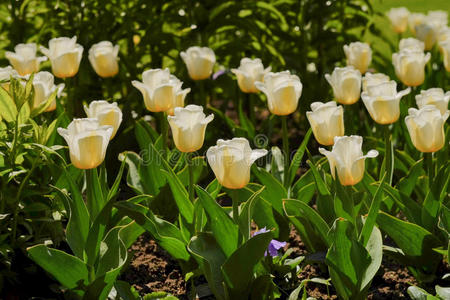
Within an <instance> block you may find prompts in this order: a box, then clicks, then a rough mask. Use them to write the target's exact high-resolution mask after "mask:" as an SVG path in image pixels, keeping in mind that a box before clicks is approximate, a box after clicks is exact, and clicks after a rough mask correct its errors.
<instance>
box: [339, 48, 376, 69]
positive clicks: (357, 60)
mask: <svg viewBox="0 0 450 300" xmlns="http://www.w3.org/2000/svg"><path fill="white" fill-rule="evenodd" d="M344 52H345V56H346V58H347V66H353V67H355V68H356V69H358V70H359V71H360V72H361V74H364V73H366V71H367V68H368V67H369V65H370V62H371V61H372V49H370V46H369V44H366V43H361V42H354V43H350V44H349V45H344Z"/></svg>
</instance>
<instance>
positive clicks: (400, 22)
mask: <svg viewBox="0 0 450 300" xmlns="http://www.w3.org/2000/svg"><path fill="white" fill-rule="evenodd" d="M387 16H388V18H389V20H390V21H391V24H392V27H393V28H394V31H395V32H397V33H403V32H405V31H406V29H407V28H408V17H409V10H408V9H407V8H406V7H396V8H391V9H390V10H389V11H388V12H387Z"/></svg>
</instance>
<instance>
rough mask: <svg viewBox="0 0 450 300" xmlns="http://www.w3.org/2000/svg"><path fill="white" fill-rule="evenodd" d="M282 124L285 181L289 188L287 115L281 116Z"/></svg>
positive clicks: (285, 185)
mask: <svg viewBox="0 0 450 300" xmlns="http://www.w3.org/2000/svg"><path fill="white" fill-rule="evenodd" d="M281 126H282V130H283V152H284V176H283V183H284V187H285V188H286V189H288V188H289V179H288V177H289V136H288V130H287V116H281Z"/></svg>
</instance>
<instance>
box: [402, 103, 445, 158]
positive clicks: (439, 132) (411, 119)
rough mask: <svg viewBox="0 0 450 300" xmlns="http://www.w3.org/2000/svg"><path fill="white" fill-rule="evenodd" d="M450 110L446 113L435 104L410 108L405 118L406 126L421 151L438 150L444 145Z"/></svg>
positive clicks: (415, 145) (414, 143)
mask: <svg viewBox="0 0 450 300" xmlns="http://www.w3.org/2000/svg"><path fill="white" fill-rule="evenodd" d="M449 114H450V111H449V110H447V111H446V112H445V113H444V114H441V111H440V110H439V109H438V108H437V107H436V106H433V105H425V106H423V107H422V108H421V109H419V110H417V109H415V108H410V109H409V110H408V116H407V117H406V118H405V123H406V127H407V128H408V131H409V136H410V137H411V141H412V143H413V145H414V147H416V148H417V150H419V151H420V152H436V151H438V150H440V149H442V148H443V147H444V144H445V133H444V124H445V121H446V120H447V118H448V116H449Z"/></svg>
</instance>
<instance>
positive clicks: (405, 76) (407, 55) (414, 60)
mask: <svg viewBox="0 0 450 300" xmlns="http://www.w3.org/2000/svg"><path fill="white" fill-rule="evenodd" d="M430 58H431V55H430V53H427V54H425V53H423V52H422V51H409V50H404V51H400V52H398V53H394V54H392V63H393V64H394V68H395V74H396V75H397V77H398V78H399V79H400V80H401V81H402V82H403V83H404V84H405V85H407V86H418V85H421V84H422V83H423V82H424V81H425V65H426V64H427V63H428V61H429V60H430Z"/></svg>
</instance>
